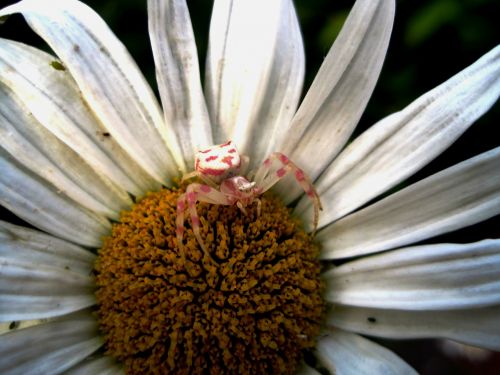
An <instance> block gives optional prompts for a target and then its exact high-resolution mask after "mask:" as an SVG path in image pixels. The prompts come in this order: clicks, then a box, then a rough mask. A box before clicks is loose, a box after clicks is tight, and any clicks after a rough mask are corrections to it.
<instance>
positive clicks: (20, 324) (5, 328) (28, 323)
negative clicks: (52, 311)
mask: <svg viewBox="0 0 500 375" xmlns="http://www.w3.org/2000/svg"><path fill="white" fill-rule="evenodd" d="M44 323H47V319H35V320H22V321H17V320H14V321H11V322H3V323H2V322H0V335H2V334H4V333H6V332H12V331H14V330H16V329H22V328H28V327H33V326H37V325H39V324H44Z"/></svg>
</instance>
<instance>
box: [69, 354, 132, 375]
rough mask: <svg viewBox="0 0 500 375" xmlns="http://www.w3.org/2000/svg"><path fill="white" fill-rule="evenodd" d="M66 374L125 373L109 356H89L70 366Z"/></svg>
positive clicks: (101, 374)
mask: <svg viewBox="0 0 500 375" xmlns="http://www.w3.org/2000/svg"><path fill="white" fill-rule="evenodd" d="M64 374H67V375H88V374H99V375H119V374H123V369H122V368H121V367H120V365H118V364H117V363H116V361H115V360H114V359H112V358H111V357H108V356H95V357H91V358H87V359H85V360H83V361H82V362H80V363H79V364H78V365H76V366H75V367H72V368H70V369H69V370H68V371H66V372H65V373H64Z"/></svg>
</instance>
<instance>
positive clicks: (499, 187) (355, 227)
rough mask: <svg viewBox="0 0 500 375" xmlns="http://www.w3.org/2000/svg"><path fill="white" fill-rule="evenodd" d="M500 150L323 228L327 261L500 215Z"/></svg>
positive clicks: (490, 152)
mask: <svg viewBox="0 0 500 375" xmlns="http://www.w3.org/2000/svg"><path fill="white" fill-rule="evenodd" d="M499 165H500V147H498V148H496V149H493V150H491V151H488V152H485V153H483V154H481V155H478V156H476V157H474V158H471V159H469V160H466V161H464V162H462V163H459V164H457V165H455V166H453V167H450V168H448V169H445V170H443V171H441V172H439V173H436V174H435V175H432V176H430V177H428V178H426V179H424V180H422V181H419V182H417V183H415V184H413V185H410V186H408V187H407V188H405V189H403V190H401V191H399V192H397V193H395V194H392V195H390V196H389V197H387V198H385V199H383V200H381V201H379V202H377V203H375V204H372V205H370V206H368V207H366V208H364V209H362V210H360V211H358V212H356V213H353V214H351V215H348V216H346V217H344V218H342V219H340V220H339V221H337V222H335V223H333V224H331V225H329V226H327V227H326V228H325V229H323V230H321V231H320V232H319V234H318V236H317V238H318V240H319V241H320V242H321V243H322V244H323V252H322V254H321V257H322V258H323V259H331V258H343V257H351V256H357V255H362V254H369V253H372V252H377V251H382V250H386V249H390V248H394V247H398V246H404V245H406V244H411V243H414V242H417V241H420V240H423V239H426V238H430V237H433V236H436V235H439V234H442V233H446V232H450V231H452V230H455V229H459V228H463V227H466V226H468V225H472V224H475V223H478V222H480V221H483V220H486V219H488V218H490V217H493V216H495V215H497V214H499V213H500V168H498V166H499Z"/></svg>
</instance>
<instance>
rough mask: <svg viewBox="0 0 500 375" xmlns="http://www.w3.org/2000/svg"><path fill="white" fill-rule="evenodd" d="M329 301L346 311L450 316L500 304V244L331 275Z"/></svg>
mask: <svg viewBox="0 0 500 375" xmlns="http://www.w3.org/2000/svg"><path fill="white" fill-rule="evenodd" d="M323 277H324V278H325V280H326V283H327V291H326V293H325V296H324V297H325V299H326V300H327V301H329V302H332V303H339V304H343V305H352V306H361V307H376V308H382V309H399V310H448V309H464V308H478V307H483V306H488V305H497V304H500V240H484V241H481V242H476V243H471V244H465V245H459V244H439V245H423V246H415V247H408V248H403V249H399V250H394V251H390V252H386V253H383V254H378V255H373V256H370V257H365V258H362V259H359V260H356V261H353V262H348V263H345V264H343V265H341V266H340V267H337V268H334V269H332V270H329V271H327V272H326V273H325V274H324V275H323Z"/></svg>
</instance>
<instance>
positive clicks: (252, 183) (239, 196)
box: [176, 141, 321, 258]
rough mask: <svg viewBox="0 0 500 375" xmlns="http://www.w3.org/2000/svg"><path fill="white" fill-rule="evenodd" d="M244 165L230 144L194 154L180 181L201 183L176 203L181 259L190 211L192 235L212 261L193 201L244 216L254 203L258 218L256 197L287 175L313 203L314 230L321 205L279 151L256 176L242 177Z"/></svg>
mask: <svg viewBox="0 0 500 375" xmlns="http://www.w3.org/2000/svg"><path fill="white" fill-rule="evenodd" d="M247 165H248V157H246V156H244V155H239V154H238V150H237V149H236V147H235V145H234V144H233V142H231V141H228V142H226V143H223V144H220V145H216V146H212V147H210V148H208V149H206V150H203V151H198V152H197V153H196V155H195V170H194V171H193V172H191V173H188V174H187V175H185V176H184V177H183V180H185V179H187V178H192V177H198V178H199V179H200V180H202V181H203V182H204V184H200V183H192V184H190V185H188V187H187V188H186V192H185V193H184V194H182V195H181V196H180V197H179V199H178V201H177V220H176V225H177V243H178V246H179V250H180V253H181V255H182V256H183V257H184V247H183V243H182V238H183V234H184V216H185V211H186V209H187V210H188V211H189V216H190V217H191V224H192V228H193V233H194V235H195V236H196V239H197V240H198V243H199V244H200V246H201V248H202V249H203V251H204V252H205V254H206V255H207V256H208V257H209V258H211V257H210V254H209V252H208V250H207V248H206V246H205V244H204V242H203V240H202V238H201V234H200V219H199V217H198V213H197V211H196V202H207V203H211V204H222V205H236V206H237V207H238V208H239V209H240V210H241V211H242V212H243V213H244V214H246V207H247V206H249V205H251V204H253V203H254V202H255V203H256V204H257V214H258V215H260V207H261V202H260V199H259V198H258V197H259V196H260V195H262V194H263V193H264V192H265V191H267V190H269V189H270V188H271V187H272V186H273V185H274V184H276V183H277V182H278V181H279V180H281V179H282V178H284V177H285V176H287V175H288V174H289V173H293V175H294V176H295V180H296V181H297V183H298V184H299V185H300V186H301V187H302V188H303V189H304V191H305V192H306V194H307V196H308V197H309V198H311V200H312V201H313V204H314V222H313V224H314V225H313V228H314V230H313V233H314V231H316V227H317V225H318V217H319V211H320V210H321V202H320V200H319V196H318V193H317V192H316V190H315V189H314V186H313V184H312V183H311V181H310V180H309V178H308V177H307V176H306V175H305V173H304V172H303V171H302V170H301V169H300V168H299V167H297V166H296V165H295V164H294V163H293V162H292V161H291V160H290V159H288V158H287V157H286V156H285V155H283V154H282V153H280V152H273V153H272V154H271V155H269V156H268V157H267V159H266V160H264V162H263V163H262V165H261V166H260V167H259V168H258V169H257V170H256V171H255V173H249V174H247V175H246V176H243V174H245V170H246V167H247Z"/></svg>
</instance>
